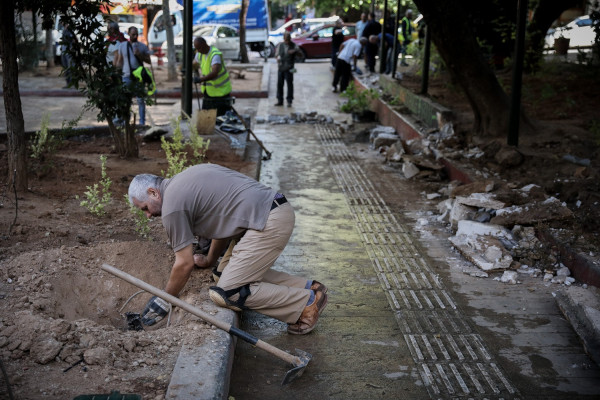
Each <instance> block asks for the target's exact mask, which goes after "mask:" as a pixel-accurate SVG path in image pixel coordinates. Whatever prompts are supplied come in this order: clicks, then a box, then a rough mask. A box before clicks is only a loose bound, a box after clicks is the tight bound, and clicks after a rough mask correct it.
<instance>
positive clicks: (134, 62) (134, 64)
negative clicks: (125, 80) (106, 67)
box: [119, 41, 150, 77]
mask: <svg viewBox="0 0 600 400" xmlns="http://www.w3.org/2000/svg"><path fill="white" fill-rule="evenodd" d="M128 45H131V47H129V46H128ZM135 49H138V50H139V51H140V59H143V57H144V55H147V54H150V49H148V46H146V45H145V44H144V43H141V42H134V43H131V42H129V41H125V42H121V43H120V44H119V54H120V55H121V57H123V77H129V76H131V70H130V69H129V62H128V61H127V55H128V54H129V61H130V62H131V68H133V69H136V68H138V67H140V66H141V65H142V64H140V62H139V61H138V59H137V58H136V57H135V55H134V53H133V52H134V50H135Z"/></svg>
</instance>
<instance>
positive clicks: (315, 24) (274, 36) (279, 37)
mask: <svg viewBox="0 0 600 400" xmlns="http://www.w3.org/2000/svg"><path fill="white" fill-rule="evenodd" d="M338 19H339V17H338V16H333V17H328V18H305V19H304V27H303V24H302V19H300V18H295V19H291V20H289V21H288V22H286V23H285V24H283V25H281V26H280V27H279V28H277V29H275V30H272V31H269V43H270V45H271V49H272V50H273V51H272V53H271V54H273V53H274V52H275V47H276V46H277V45H278V44H279V43H281V42H283V32H285V31H286V30H287V28H289V27H290V26H291V27H292V30H291V33H292V37H293V38H294V37H297V36H300V35H302V34H303V33H306V32H308V31H312V30H313V29H316V28H319V27H321V26H323V25H325V24H333V23H335V21H337V20H338Z"/></svg>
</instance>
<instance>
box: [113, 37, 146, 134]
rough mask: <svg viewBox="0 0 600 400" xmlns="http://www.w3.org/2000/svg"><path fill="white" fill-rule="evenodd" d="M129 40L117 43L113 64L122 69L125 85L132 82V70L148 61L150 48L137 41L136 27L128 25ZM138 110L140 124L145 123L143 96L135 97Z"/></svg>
mask: <svg viewBox="0 0 600 400" xmlns="http://www.w3.org/2000/svg"><path fill="white" fill-rule="evenodd" d="M127 34H128V35H129V41H124V42H122V43H121V44H120V45H119V50H118V51H117V52H116V53H115V59H114V61H113V62H114V65H115V66H116V67H117V68H121V69H122V70H123V83H124V84H125V85H127V86H129V85H131V83H132V82H133V80H132V78H131V76H132V72H133V71H134V70H135V69H137V68H139V67H141V66H143V65H144V63H145V62H147V63H150V62H151V61H150V49H148V46H146V45H145V44H144V43H142V42H138V29H137V28H136V27H135V26H130V27H129V29H128V30H127ZM137 103H138V111H139V113H140V120H139V123H140V125H145V124H146V103H145V101H144V98H143V97H138V98H137Z"/></svg>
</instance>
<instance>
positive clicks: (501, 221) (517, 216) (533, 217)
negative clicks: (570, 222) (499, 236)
mask: <svg viewBox="0 0 600 400" xmlns="http://www.w3.org/2000/svg"><path fill="white" fill-rule="evenodd" d="M572 216H573V213H572V212H571V210H569V209H568V208H567V206H566V205H565V204H563V203H561V202H560V201H559V200H558V199H556V198H554V197H550V198H548V199H546V200H544V201H541V202H534V203H528V204H525V205H522V206H511V207H507V208H502V209H500V210H497V211H496V216H495V217H494V218H492V220H491V222H492V223H493V224H498V225H504V226H513V225H517V224H526V225H532V224H534V223H536V222H543V221H552V220H561V219H567V218H571V217H572Z"/></svg>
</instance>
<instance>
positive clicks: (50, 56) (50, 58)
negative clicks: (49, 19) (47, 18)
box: [45, 29, 54, 68]
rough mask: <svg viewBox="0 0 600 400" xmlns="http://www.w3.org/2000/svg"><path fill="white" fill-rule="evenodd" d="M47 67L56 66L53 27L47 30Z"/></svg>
mask: <svg viewBox="0 0 600 400" xmlns="http://www.w3.org/2000/svg"><path fill="white" fill-rule="evenodd" d="M45 54H46V63H47V64H46V67H47V68H53V67H54V43H53V40H52V29H47V30H46V51H45Z"/></svg>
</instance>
